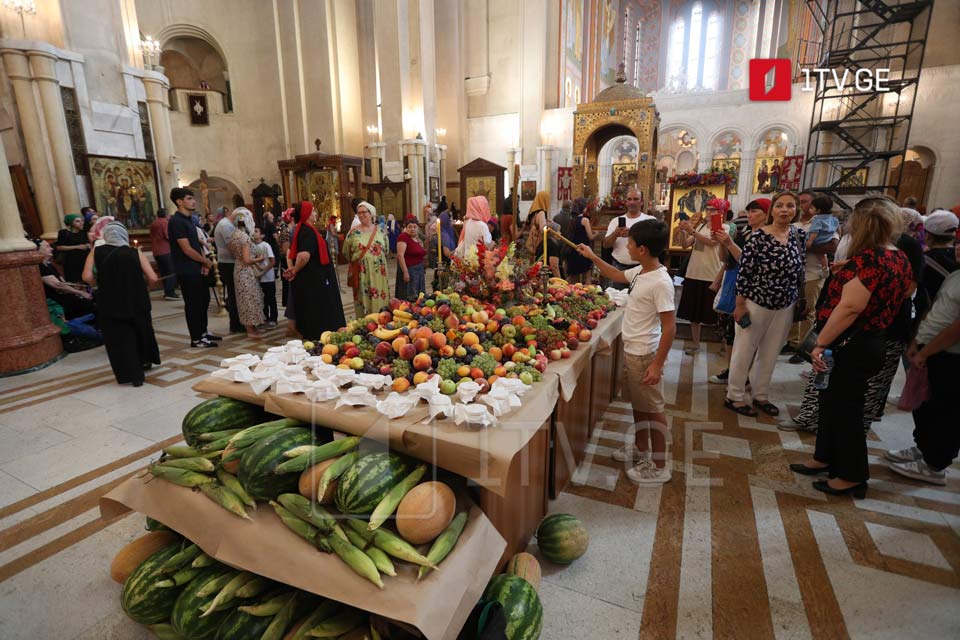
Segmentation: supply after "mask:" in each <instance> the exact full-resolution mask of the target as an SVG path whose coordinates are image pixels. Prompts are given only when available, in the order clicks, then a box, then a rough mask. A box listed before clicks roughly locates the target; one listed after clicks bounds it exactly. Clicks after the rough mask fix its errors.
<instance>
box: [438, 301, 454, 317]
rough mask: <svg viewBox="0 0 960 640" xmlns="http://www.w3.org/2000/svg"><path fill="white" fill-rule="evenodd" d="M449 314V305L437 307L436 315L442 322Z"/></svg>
mask: <svg viewBox="0 0 960 640" xmlns="http://www.w3.org/2000/svg"><path fill="white" fill-rule="evenodd" d="M451 313H453V311H452V310H451V309H450V305H448V304H442V305H440V306H439V307H437V315H438V316H440V317H441V318H443V319H444V320H446V319H447V317H448V316H449V315H450V314H451Z"/></svg>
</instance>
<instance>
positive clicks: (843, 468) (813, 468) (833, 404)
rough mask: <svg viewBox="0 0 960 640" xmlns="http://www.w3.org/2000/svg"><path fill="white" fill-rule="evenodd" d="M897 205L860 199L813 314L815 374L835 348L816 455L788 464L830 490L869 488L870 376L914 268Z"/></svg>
mask: <svg viewBox="0 0 960 640" xmlns="http://www.w3.org/2000/svg"><path fill="white" fill-rule="evenodd" d="M899 216H900V209H899V207H898V206H897V204H896V203H895V202H894V201H893V200H891V199H889V198H886V197H882V196H881V197H875V198H865V199H864V200H861V201H860V202H858V203H857V206H856V207H855V208H854V210H853V214H852V215H851V218H850V229H851V236H852V240H851V242H850V253H849V255H850V259H849V260H846V261H844V262H843V263H834V275H833V277H832V278H831V279H830V284H829V285H828V286H827V291H826V298H825V301H824V303H823V305H822V306H821V307H820V309H819V311H818V312H817V327H820V335H819V337H818V339H817V344H816V346H815V347H814V349H813V350H812V351H811V355H812V356H813V368H814V370H815V371H826V370H827V368H828V367H827V364H826V363H825V362H824V361H823V352H824V350H825V349H830V350H832V351H833V363H834V364H833V369H832V370H831V371H830V379H829V383H828V385H827V388H826V389H824V390H823V391H821V392H820V418H819V423H820V424H819V427H818V428H817V447H816V450H815V451H814V453H813V457H812V458H809V459H808V460H807V461H806V462H804V463H801V464H791V465H790V469H791V470H793V471H795V472H797V473H801V474H803V475H808V476H812V475H817V474H821V473H825V474H829V476H830V479H829V480H827V481H822V480H821V481H819V482H814V483H813V488H814V489H817V490H818V491H823V492H824V493H829V494H832V495H843V494H847V493H852V494H853V496H854V497H855V498H863V497H864V496H865V495H866V493H867V479H868V478H869V467H868V464H867V439H866V432H865V431H864V430H863V407H864V396H865V394H866V392H867V381H868V380H869V379H870V378H871V377H872V376H874V375H875V374H876V373H877V372H879V371H880V369H881V368H882V367H883V361H884V351H885V346H884V345H885V339H884V338H885V333H886V330H887V328H888V327H889V326H890V325H891V324H892V323H893V321H894V319H895V318H896V317H897V313H898V311H899V310H900V306H901V305H902V304H903V301H904V300H906V299H907V298H908V297H909V296H911V295H913V291H914V290H915V289H916V285H915V284H914V283H913V279H914V278H913V270H912V269H911V268H910V262H909V260H908V259H907V257H906V255H904V253H903V252H902V251H899V250H898V249H897V248H896V246H894V240H895V239H896V238H897V237H898V236H899V235H900V231H901V228H902V223H901V221H900V217H899Z"/></svg>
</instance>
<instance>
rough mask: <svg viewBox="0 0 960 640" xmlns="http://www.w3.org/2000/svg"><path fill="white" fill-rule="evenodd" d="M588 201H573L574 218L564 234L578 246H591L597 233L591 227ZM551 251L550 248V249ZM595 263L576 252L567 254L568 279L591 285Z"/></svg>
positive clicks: (583, 199)
mask: <svg viewBox="0 0 960 640" xmlns="http://www.w3.org/2000/svg"><path fill="white" fill-rule="evenodd" d="M587 209H588V207H587V199H586V198H577V199H576V200H574V201H573V217H572V218H570V228H569V230H567V229H563V232H564V234H565V235H566V236H567V237H568V238H569V239H570V241H572V242H574V243H576V244H578V245H579V244H585V245H587V246H590V244H591V243H592V242H593V239H594V238H595V237H596V233H595V232H594V231H593V229H592V228H591V227H590V212H589V211H588V210H587ZM548 250H549V247H548ZM592 271H593V263H592V262H590V260H588V259H587V258H584V257H583V256H581V255H580V254H579V253H577V252H576V251H571V252H569V253H568V254H567V259H566V273H567V278H569V279H570V280H572V281H574V282H584V283H586V284H590V283H591V282H592V281H593V279H592Z"/></svg>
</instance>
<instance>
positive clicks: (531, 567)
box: [504, 552, 540, 591]
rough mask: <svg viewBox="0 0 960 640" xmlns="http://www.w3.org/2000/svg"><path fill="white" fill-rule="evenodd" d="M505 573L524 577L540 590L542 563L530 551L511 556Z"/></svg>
mask: <svg viewBox="0 0 960 640" xmlns="http://www.w3.org/2000/svg"><path fill="white" fill-rule="evenodd" d="M504 573H508V574H510V575H512V576H517V577H518V578H523V579H524V580H526V581H527V582H529V583H530V584H531V585H532V586H533V588H534V589H536V590H537V591H540V563H539V562H537V559H536V558H535V557H533V556H532V555H530V554H529V553H526V552H521V553H518V554H517V555H515V556H513V557H512V558H510V562H508V563H507V568H506V569H505V570H504Z"/></svg>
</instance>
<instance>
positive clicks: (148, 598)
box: [120, 542, 180, 624]
mask: <svg viewBox="0 0 960 640" xmlns="http://www.w3.org/2000/svg"><path fill="white" fill-rule="evenodd" d="M179 552H180V542H176V543H174V544H171V545H169V546H167V547H164V548H163V549H160V550H159V551H157V552H156V553H154V554H153V555H151V556H150V557H148V558H147V559H146V560H144V561H143V562H141V563H140V566H138V567H137V568H136V569H134V570H133V573H131V574H130V575H129V576H127V580H126V582H124V583H123V592H122V593H121V594H120V606H121V607H122V608H123V610H124V612H125V613H126V614H127V615H128V616H130V617H131V618H133V619H134V620H136V621H137V622H139V623H141V624H154V623H157V622H166V621H167V620H168V619H169V618H170V611H171V610H172V609H173V603H174V602H176V600H177V596H179V595H180V589H177V588H175V587H173V588H167V589H164V588H160V587H155V586H154V585H155V584H156V583H157V582H159V581H160V580H163V579H165V578H167V577H169V576H165V575H161V573H160V570H161V569H162V568H163V564H164V563H165V562H166V561H167V560H169V559H170V558H172V557H173V556H175V555H176V554H177V553H179Z"/></svg>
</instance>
